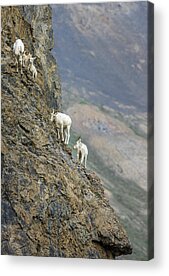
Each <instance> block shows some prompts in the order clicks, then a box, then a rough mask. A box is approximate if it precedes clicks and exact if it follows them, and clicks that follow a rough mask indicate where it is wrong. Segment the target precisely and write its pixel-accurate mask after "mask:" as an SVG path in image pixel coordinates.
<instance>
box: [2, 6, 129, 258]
mask: <svg viewBox="0 0 169 276" xmlns="http://www.w3.org/2000/svg"><path fill="white" fill-rule="evenodd" d="M9 15H10V16H9ZM16 36H19V37H20V38H21V39H22V40H23V41H24V44H25V46H26V48H27V50H29V51H30V52H31V53H32V54H33V55H34V56H36V57H37V60H36V67H37V71H38V78H37V81H34V80H33V79H32V77H31V74H30V73H29V72H28V71H27V69H26V68H24V70H23V75H21V74H20V73H16V70H15V66H14V57H13V53H12V46H13V43H14V41H15V37H16ZM1 45H2V50H1V64H2V66H1V73H2V193H1V195H2V214H1V217H2V235H1V251H2V254H3V255H25V256H56V257H82V258H110V259H113V258H115V257H116V256H119V255H123V254H131V252H132V248H131V245H130V242H129V240H128V237H127V233H126V231H125V230H124V228H123V226H122V225H121V223H120V222H119V220H118V218H117V216H116V214H115V212H114V210H113V209H112V208H111V206H110V205H109V202H108V200H107V199H106V197H105V195H104V189H103V186H102V183H101V181H100V179H99V178H98V177H97V176H96V174H95V173H94V172H91V171H90V170H88V169H84V168H83V167H82V168H79V167H78V166H77V164H76V162H75V161H74V159H73V157H72V154H71V149H70V148H69V147H67V146H63V145H62V144H61V143H60V142H59V141H58V140H57V135H56V131H55V127H54V124H53V123H51V122H50V111H51V108H59V109H60V108H61V85H60V79H59V76H58V71H57V64H56V62H55V60H54V58H53V56H52V55H51V52H50V51H51V49H52V47H53V32H52V25H51V8H50V6H48V5H44V6H16V7H2V37H1Z"/></svg>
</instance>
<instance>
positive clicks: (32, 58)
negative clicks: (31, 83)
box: [28, 56, 38, 79]
mask: <svg viewBox="0 0 169 276" xmlns="http://www.w3.org/2000/svg"><path fill="white" fill-rule="evenodd" d="M35 59H36V57H32V56H31V57H30V58H29V63H30V64H29V67H28V68H29V70H30V71H31V72H32V77H33V79H36V78H37V74H38V73H37V70H36V67H35V65H34V64H33V62H34V60H35Z"/></svg>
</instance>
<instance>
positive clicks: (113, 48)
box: [52, 2, 147, 260]
mask: <svg viewBox="0 0 169 276" xmlns="http://www.w3.org/2000/svg"><path fill="white" fill-rule="evenodd" d="M52 9H53V29H54V37H55V46H54V50H53V54H54V56H55V58H56V59H57V62H58V64H59V68H60V77H61V81H62V92H63V94H62V97H63V110H64V111H65V112H67V113H68V114H70V115H71V117H72V119H73V126H72V134H71V145H72V144H73V143H74V141H75V140H76V138H77V137H78V136H79V135H81V137H82V140H83V141H84V142H85V143H86V144H87V145H88V147H89V161H88V166H89V167H90V168H92V169H94V170H95V171H96V172H97V174H98V175H99V176H100V177H101V178H102V179H103V180H104V183H105V189H106V194H107V197H108V198H109V200H110V203H111V205H112V206H113V208H114V209H115V210H116V211H117V212H118V214H119V216H120V218H121V221H122V222H123V224H124V225H125V227H126V229H127V231H128V235H129V237H130V240H131V242H132V245H133V249H134V250H133V254H132V256H129V257H128V258H130V259H131V258H133V259H142V260H144V259H146V258H147V202H146V198H147V142H146V137H147V112H146V111H147V97H146V94H147V78H146V75H147V52H146V48H147V35H146V33H147V32H146V30H147V21H146V20H147V4H146V2H137V3H106V4H75V5H73V4H72V5H53V6H52ZM125 258H127V257H125Z"/></svg>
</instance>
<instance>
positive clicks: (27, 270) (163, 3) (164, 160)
mask: <svg viewBox="0 0 169 276" xmlns="http://www.w3.org/2000/svg"><path fill="white" fill-rule="evenodd" d="M72 2H73V3H75V2H105V1H90V0H88V1H85V0H83V1H79V0H73V1H68V0H67V1H49V0H45V1H43V0H41V1H39V0H36V1H35V0H34V1H33V0H32V1H30V0H29V1H28V0H26V1H23V0H21V1H20V0H13V1H10V0H1V5H16V4H17V5H19V4H35V3H36V4H46V3H72ZM127 2H129V1H127ZM152 2H153V3H155V259H154V260H153V261H150V262H136V261H108V260H105V261H102V260H82V259H72V260H71V259H57V258H39V257H36V258H35V257H34V258H33V257H10V256H0V269H1V275H7V276H8V275H12V276H20V275H22V276H23V275H24V276H30V275H32V276H34V275H40V276H46V274H48V275H49V274H51V275H57V274H58V273H59V274H58V275H59V276H64V275H72V274H73V275H74V276H76V275H78V276H79V275H82V276H83V275H85V276H86V275H92V274H95V275H97V276H103V273H104V274H107V275H113V274H114V275H118V276H119V275H125V276H132V275H134V276H135V275H137V276H140V275H141V276H142V275H143V274H145V275H153V276H156V275H158V276H159V275H167V274H168V273H167V272H169V268H168V257H169V253H168V246H169V241H168V240H169V239H168V235H169V223H168V221H169V220H168V217H169V208H168V207H169V206H168V202H169V200H168V197H169V180H168V179H169V161H168V160H169V158H168V154H169V87H168V82H169V70H168V62H169V35H168V27H169V14H168V3H169V2H168V0H153V1H152Z"/></svg>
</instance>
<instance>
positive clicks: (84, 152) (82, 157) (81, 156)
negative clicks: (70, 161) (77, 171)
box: [73, 138, 88, 168]
mask: <svg viewBox="0 0 169 276" xmlns="http://www.w3.org/2000/svg"><path fill="white" fill-rule="evenodd" d="M73 148H74V149H76V150H77V161H78V162H79V163H81V164H82V163H83V161H84V166H85V168H86V163H87V156H88V148H87V146H86V145H85V144H83V143H82V142H81V138H79V139H78V140H77V142H76V144H75V145H74V147H73Z"/></svg>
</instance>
